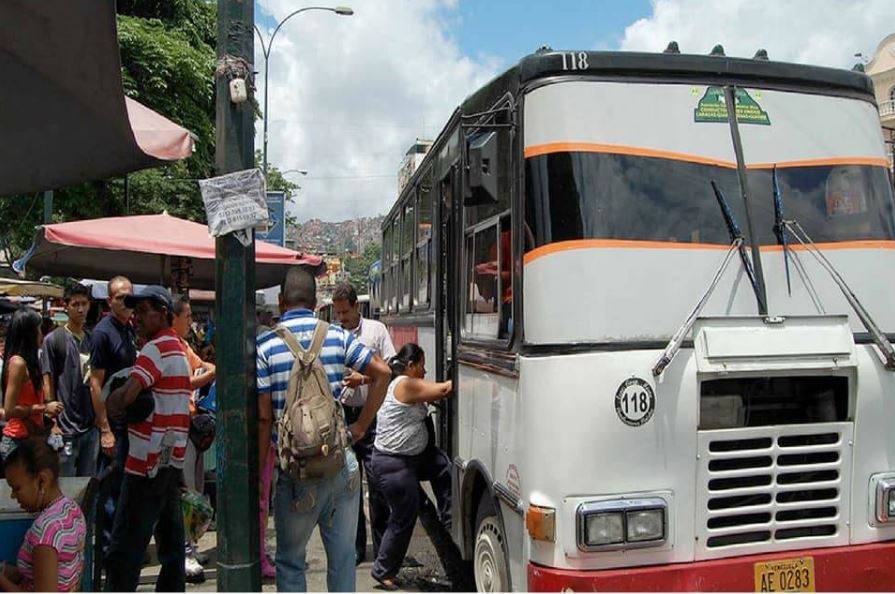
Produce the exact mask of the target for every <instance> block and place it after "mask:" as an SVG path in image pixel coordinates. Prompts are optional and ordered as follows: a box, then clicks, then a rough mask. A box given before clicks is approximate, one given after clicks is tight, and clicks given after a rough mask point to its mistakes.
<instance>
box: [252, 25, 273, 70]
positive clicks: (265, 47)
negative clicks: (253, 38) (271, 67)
mask: <svg viewBox="0 0 895 594" xmlns="http://www.w3.org/2000/svg"><path fill="white" fill-rule="evenodd" d="M253 26H254V27H255V33H257V34H258V40H259V41H260V42H261V53H263V54H264V60H265V61H267V58H268V57H269V56H270V45H265V44H264V36H263V35H262V34H261V29H259V28H258V25H253Z"/></svg>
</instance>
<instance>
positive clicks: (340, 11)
mask: <svg viewBox="0 0 895 594" xmlns="http://www.w3.org/2000/svg"><path fill="white" fill-rule="evenodd" d="M306 10H326V11H329V12H334V13H336V14H337V15H339V16H351V15H353V14H354V11H353V10H352V9H350V8H348V7H347V6H336V7H335V8H330V7H328V6H306V7H304V8H299V9H298V10H296V11H295V12H292V13H290V14H288V15H286V18H284V19H283V20H282V21H280V22H279V23H277V26H276V28H275V29H274V30H273V34H271V36H270V41H268V42H267V44H266V45H265V44H264V36H263V35H261V30H260V29H258V25H255V32H256V33H258V38H259V39H260V40H261V51H262V52H263V54H264V140H263V142H264V148H263V156H262V159H263V161H262V170H263V171H264V179H265V180H267V122H268V120H269V119H270V118H269V117H268V112H267V71H268V65H269V64H270V48H271V46H272V45H273V40H274V39H275V38H276V36H277V32H279V30H280V27H282V26H283V25H284V24H285V23H286V21H288V20H289V19H291V18H292V17H294V16H295V15H297V14H298V13H300V12H304V11H306ZM306 174H307V172H305V175H306Z"/></svg>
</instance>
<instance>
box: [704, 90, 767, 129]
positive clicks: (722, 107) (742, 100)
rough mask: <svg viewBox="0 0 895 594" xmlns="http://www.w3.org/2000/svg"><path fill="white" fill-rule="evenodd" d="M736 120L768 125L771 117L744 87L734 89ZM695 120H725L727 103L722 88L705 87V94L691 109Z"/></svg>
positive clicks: (742, 122)
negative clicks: (694, 107)
mask: <svg viewBox="0 0 895 594" xmlns="http://www.w3.org/2000/svg"><path fill="white" fill-rule="evenodd" d="M734 97H735V98H736V104H737V107H736V110H737V111H736V113H737V122H739V123H740V124H758V125H760V126H770V125H771V118H770V117H768V112H766V111H765V110H763V109H762V108H761V106H760V105H759V104H758V102H757V101H756V100H755V99H753V98H752V96H751V95H749V92H748V91H746V90H745V89H736V90H735V92H734ZM693 121H695V122H697V123H698V122H724V123H726V122H727V103H726V101H725V97H724V89H723V88H721V87H706V89H705V94H703V96H702V99H700V100H699V103H698V104H697V105H696V109H694V110H693Z"/></svg>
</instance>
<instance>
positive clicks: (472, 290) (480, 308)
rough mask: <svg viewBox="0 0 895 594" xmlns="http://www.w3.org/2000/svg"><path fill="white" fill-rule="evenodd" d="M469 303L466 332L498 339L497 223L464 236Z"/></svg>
mask: <svg viewBox="0 0 895 594" xmlns="http://www.w3.org/2000/svg"><path fill="white" fill-rule="evenodd" d="M466 245H467V262H469V267H468V268H467V274H468V275H469V278H470V280H471V282H470V284H469V302H468V305H467V327H466V330H467V332H470V333H472V334H474V335H477V336H480V337H483V338H497V336H498V327H499V318H498V311H499V310H498V303H499V296H500V295H499V289H500V283H499V270H498V259H497V255H498V251H497V250H498V245H497V226H496V225H493V226H490V227H487V228H485V229H482V230H480V231H478V232H476V233H475V234H474V235H470V236H469V238H468V239H467V244H466Z"/></svg>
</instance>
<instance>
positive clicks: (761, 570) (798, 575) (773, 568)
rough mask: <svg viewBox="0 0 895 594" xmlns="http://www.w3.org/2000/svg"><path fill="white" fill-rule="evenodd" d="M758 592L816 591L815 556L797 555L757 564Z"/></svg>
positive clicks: (756, 584) (756, 588)
mask: <svg viewBox="0 0 895 594" xmlns="http://www.w3.org/2000/svg"><path fill="white" fill-rule="evenodd" d="M755 591H756V592H814V558H813V557H797V558H795V559H781V560H779V561H764V562H762V563H756V564H755Z"/></svg>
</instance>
